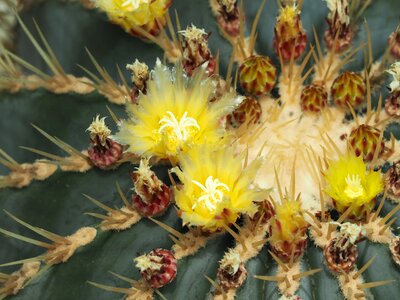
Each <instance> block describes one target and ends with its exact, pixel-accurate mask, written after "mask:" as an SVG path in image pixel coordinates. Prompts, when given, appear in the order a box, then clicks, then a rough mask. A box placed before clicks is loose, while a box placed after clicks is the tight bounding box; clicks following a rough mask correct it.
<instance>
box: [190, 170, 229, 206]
mask: <svg viewBox="0 0 400 300" xmlns="http://www.w3.org/2000/svg"><path fill="white" fill-rule="evenodd" d="M192 182H193V183H194V184H195V185H197V186H198V187H199V188H200V189H201V190H202V192H203V194H202V195H201V196H200V197H199V198H197V200H196V202H195V203H194V204H193V206H192V209H195V208H196V206H197V205H198V204H199V203H202V202H204V205H205V206H206V207H207V209H208V210H209V211H213V210H215V209H216V208H217V204H218V203H220V202H222V200H223V198H224V191H225V192H229V191H230V189H229V187H228V186H227V185H226V184H225V183H222V182H221V181H219V179H218V178H215V179H213V177H212V176H208V178H207V179H206V182H205V185H203V184H201V183H200V182H198V181H196V180H192Z"/></svg>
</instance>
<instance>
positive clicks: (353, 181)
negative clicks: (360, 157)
mask: <svg viewBox="0 0 400 300" xmlns="http://www.w3.org/2000/svg"><path fill="white" fill-rule="evenodd" d="M345 180H346V184H347V186H346V189H345V190H344V192H345V194H346V195H347V196H349V197H350V198H352V199H354V198H357V197H360V196H362V195H364V192H365V190H364V187H363V186H362V185H361V178H360V176H359V175H350V174H348V175H347V177H346V179H345Z"/></svg>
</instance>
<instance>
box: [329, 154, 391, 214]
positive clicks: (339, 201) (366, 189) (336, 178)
mask: <svg viewBox="0 0 400 300" xmlns="http://www.w3.org/2000/svg"><path fill="white" fill-rule="evenodd" d="M325 179H326V182H327V187H326V193H327V194H328V195H329V196H330V197H331V198H332V199H333V201H334V205H335V208H336V210H337V211H338V212H340V213H343V212H344V211H345V210H346V209H347V208H348V207H350V206H352V207H353V209H352V211H351V212H350V215H349V217H350V218H352V217H353V218H356V219H360V218H362V217H363V216H364V215H365V213H366V212H367V211H371V210H372V209H373V207H374V205H375V201H374V200H375V198H376V196H377V195H378V194H379V193H380V192H382V190H383V181H382V174H381V172H380V171H373V170H367V166H366V164H365V163H364V161H363V158H362V157H356V156H355V155H354V154H348V155H346V156H342V157H340V158H339V160H338V161H335V162H332V163H330V165H329V168H328V170H327V171H326V173H325Z"/></svg>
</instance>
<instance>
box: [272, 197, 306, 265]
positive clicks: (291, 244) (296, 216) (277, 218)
mask: <svg viewBox="0 0 400 300" xmlns="http://www.w3.org/2000/svg"><path fill="white" fill-rule="evenodd" d="M281 201H282V203H278V204H275V215H274V216H273V217H272V218H271V221H270V228H269V234H270V244H271V250H272V251H273V252H274V253H275V254H276V255H277V256H278V257H279V258H280V259H281V260H283V261H285V262H287V261H289V260H290V258H291V257H292V256H293V258H294V259H297V258H299V257H300V256H301V255H302V254H303V252H304V250H305V248H306V246H307V236H306V230H307V227H308V223H307V221H306V220H305V219H304V215H303V211H302V209H301V203H300V201H299V199H297V200H288V199H287V198H284V199H282V200H281Z"/></svg>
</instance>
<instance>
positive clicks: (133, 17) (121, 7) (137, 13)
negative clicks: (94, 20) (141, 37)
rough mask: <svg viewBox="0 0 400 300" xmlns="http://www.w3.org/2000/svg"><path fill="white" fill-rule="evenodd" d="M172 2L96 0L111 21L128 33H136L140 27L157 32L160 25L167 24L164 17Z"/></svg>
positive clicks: (163, 0) (166, 0) (170, 0)
mask: <svg viewBox="0 0 400 300" xmlns="http://www.w3.org/2000/svg"><path fill="white" fill-rule="evenodd" d="M171 2H172V0H95V4H96V5H97V7H98V8H99V9H100V10H102V11H104V12H105V13H106V14H107V16H108V17H109V19H110V20H111V21H112V22H113V23H116V24H118V25H120V26H121V27H122V28H124V29H125V31H127V32H131V33H133V32H135V26H140V27H142V28H144V29H145V30H147V31H149V32H157V31H158V24H157V22H156V19H158V20H159V23H161V24H162V25H164V24H165V21H164V18H163V17H164V15H165V14H166V13H167V10H168V7H169V6H170V4H171Z"/></svg>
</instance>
